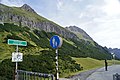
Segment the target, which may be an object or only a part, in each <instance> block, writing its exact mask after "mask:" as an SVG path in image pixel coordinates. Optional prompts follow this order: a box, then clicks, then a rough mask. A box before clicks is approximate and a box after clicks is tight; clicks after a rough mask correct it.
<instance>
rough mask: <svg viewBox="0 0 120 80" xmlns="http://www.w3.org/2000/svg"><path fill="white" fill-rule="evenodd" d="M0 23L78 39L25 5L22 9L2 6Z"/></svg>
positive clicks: (0, 6) (0, 7) (0, 8)
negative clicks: (9, 23)
mask: <svg viewBox="0 0 120 80" xmlns="http://www.w3.org/2000/svg"><path fill="white" fill-rule="evenodd" d="M18 11H19V12H18ZM0 21H1V22H13V23H14V24H16V25H20V26H27V27H30V28H37V29H41V30H44V31H46V32H55V33H57V34H60V35H62V36H63V37H65V38H73V39H78V38H77V36H76V35H75V34H74V33H72V32H70V31H68V30H66V29H65V28H63V27H61V26H59V25H57V24H55V23H54V22H52V21H49V20H47V19H45V18H43V17H41V16H39V15H38V14H37V13H36V12H35V11H34V10H33V9H32V8H31V7H30V6H28V5H27V4H24V5H23V6H22V7H20V8H13V7H8V6H5V5H2V4H1V5H0Z"/></svg>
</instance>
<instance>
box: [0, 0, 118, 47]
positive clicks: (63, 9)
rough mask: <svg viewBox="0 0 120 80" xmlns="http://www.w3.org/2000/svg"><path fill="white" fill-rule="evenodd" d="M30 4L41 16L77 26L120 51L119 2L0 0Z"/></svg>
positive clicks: (92, 0)
mask: <svg viewBox="0 0 120 80" xmlns="http://www.w3.org/2000/svg"><path fill="white" fill-rule="evenodd" d="M0 2H1V3H3V4H6V5H9V6H22V5H23V4H25V3H26V4H28V5H30V6H31V7H32V8H33V9H34V10H35V11H36V12H37V13H38V14H40V15H42V16H44V17H46V18H48V19H49V20H52V21H54V22H56V23H57V24H59V25H61V26H63V27H66V26H70V25H76V26H78V27H80V28H82V29H83V30H85V31H86V32H87V33H88V34H89V35H90V36H91V37H92V38H93V39H94V40H95V41H96V42H97V43H98V44H100V45H102V46H107V47H112V48H120V0H0Z"/></svg>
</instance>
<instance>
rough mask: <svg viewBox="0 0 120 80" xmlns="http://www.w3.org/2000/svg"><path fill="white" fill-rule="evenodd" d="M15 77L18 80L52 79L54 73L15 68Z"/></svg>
mask: <svg viewBox="0 0 120 80" xmlns="http://www.w3.org/2000/svg"><path fill="white" fill-rule="evenodd" d="M17 79H18V80H54V75H53V74H43V73H37V72H30V71H24V70H17Z"/></svg>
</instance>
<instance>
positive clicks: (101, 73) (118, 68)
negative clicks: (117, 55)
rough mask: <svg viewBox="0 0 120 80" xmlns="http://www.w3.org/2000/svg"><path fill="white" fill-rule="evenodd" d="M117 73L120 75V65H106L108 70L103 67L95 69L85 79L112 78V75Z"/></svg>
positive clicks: (108, 79)
mask: <svg viewBox="0 0 120 80" xmlns="http://www.w3.org/2000/svg"><path fill="white" fill-rule="evenodd" d="M116 73H118V74H119V75H120V65H113V66H109V67H108V71H105V70H104V68H101V69H98V70H96V71H95V72H94V73H92V74H91V75H90V76H89V77H88V78H87V79H86V80H113V75H114V74H116Z"/></svg>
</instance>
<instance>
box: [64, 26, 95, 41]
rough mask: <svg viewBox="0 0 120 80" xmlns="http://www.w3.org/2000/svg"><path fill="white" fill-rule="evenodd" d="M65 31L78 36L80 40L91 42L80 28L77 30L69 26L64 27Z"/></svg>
mask: <svg viewBox="0 0 120 80" xmlns="http://www.w3.org/2000/svg"><path fill="white" fill-rule="evenodd" d="M66 29H67V30H69V31H71V32H73V33H75V34H77V35H78V36H79V35H80V36H81V37H80V38H81V39H85V40H91V41H93V39H92V38H91V37H90V36H89V35H88V34H87V33H86V32H85V31H84V30H83V29H81V28H78V27H76V26H69V27H66Z"/></svg>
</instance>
